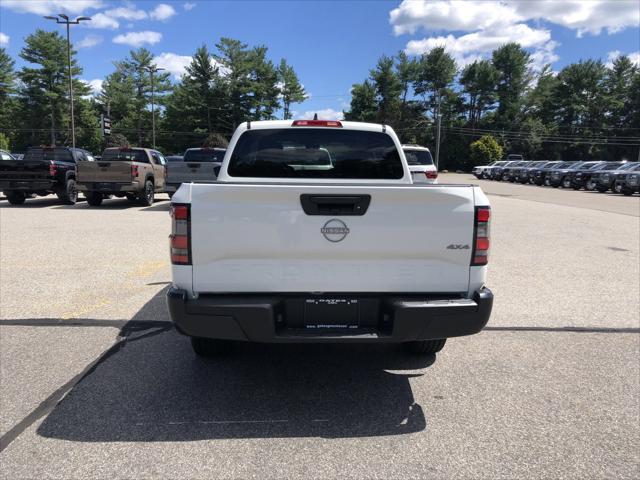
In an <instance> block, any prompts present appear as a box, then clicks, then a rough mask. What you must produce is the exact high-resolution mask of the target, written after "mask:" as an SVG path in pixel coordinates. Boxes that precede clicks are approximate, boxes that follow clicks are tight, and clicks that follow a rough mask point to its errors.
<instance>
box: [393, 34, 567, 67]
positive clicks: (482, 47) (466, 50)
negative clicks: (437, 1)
mask: <svg viewBox="0 0 640 480" xmlns="http://www.w3.org/2000/svg"><path fill="white" fill-rule="evenodd" d="M509 42H518V43H520V45H522V46H523V47H524V48H538V49H540V50H542V51H543V52H545V55H546V56H545V58H550V57H551V56H553V49H554V48H555V47H556V46H557V43H556V42H554V41H553V40H551V32H549V30H543V29H536V28H531V27H529V26H528V25H526V24H524V23H519V24H516V25H506V26H503V27H502V28H500V29H496V30H493V29H490V30H482V31H479V32H474V33H468V34H466V35H462V36H460V37H455V36H454V35H447V36H446V37H444V36H440V37H430V38H425V39H422V40H411V41H410V42H409V43H407V48H406V49H405V51H406V52H407V53H408V54H410V55H421V54H423V53H425V52H428V51H429V50H431V49H432V48H434V47H439V46H443V47H445V48H446V50H447V52H449V53H450V54H451V55H452V56H453V57H454V58H455V59H456V61H457V62H458V66H464V65H466V64H467V63H471V62H473V61H474V60H477V59H478V58H481V57H482V56H483V55H485V54H488V53H490V52H491V51H493V50H495V49H496V48H498V47H500V46H501V45H504V44H505V43H509ZM556 60H557V58H556ZM554 61H555V60H554Z"/></svg>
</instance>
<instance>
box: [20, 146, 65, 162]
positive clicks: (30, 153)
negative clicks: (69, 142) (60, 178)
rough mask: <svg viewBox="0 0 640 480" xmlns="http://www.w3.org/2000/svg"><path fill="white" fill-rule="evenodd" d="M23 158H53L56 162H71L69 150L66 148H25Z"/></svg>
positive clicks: (47, 159)
mask: <svg viewBox="0 0 640 480" xmlns="http://www.w3.org/2000/svg"><path fill="white" fill-rule="evenodd" d="M24 160H31V161H33V160H38V161H40V160H46V161H49V160H53V161H56V162H73V163H75V160H74V158H73V154H72V153H71V150H68V149H66V148H30V149H29V150H27V153H26V155H25V156H24Z"/></svg>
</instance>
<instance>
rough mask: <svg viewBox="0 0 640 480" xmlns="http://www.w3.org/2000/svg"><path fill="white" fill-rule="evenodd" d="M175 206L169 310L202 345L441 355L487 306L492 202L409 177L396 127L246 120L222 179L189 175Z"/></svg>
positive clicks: (207, 350) (202, 348)
mask: <svg viewBox="0 0 640 480" xmlns="http://www.w3.org/2000/svg"><path fill="white" fill-rule="evenodd" d="M171 215H172V233H171V236H170V251H171V263H172V275H173V285H172V286H171V288H170V289H169V291H168V293H167V301H168V307H169V312H170V315H171V318H172V320H173V322H174V323H175V325H176V327H177V329H178V330H179V331H180V332H181V333H183V334H185V335H188V336H190V337H191V343H192V346H193V348H194V350H195V352H196V353H197V354H199V355H205V356H210V355H215V354H216V353H217V352H219V351H220V349H221V348H222V347H223V346H224V345H225V341H227V340H239V341H254V342H390V343H403V344H405V345H406V346H407V347H408V349H409V350H411V351H414V352H416V353H422V354H433V353H435V352H438V351H439V350H440V349H442V347H443V346H444V343H445V341H446V339H447V338H448V337H456V336H461V335H470V334H473V333H477V332H479V331H480V330H481V329H482V328H483V327H484V326H485V325H486V323H487V321H488V319H489V316H490V314H491V308H492V304H493V294H492V293H491V291H490V290H489V289H488V288H486V287H485V275H486V270H487V260H488V251H489V217H490V209H489V202H488V200H487V198H486V197H485V195H484V194H483V193H482V191H481V190H480V188H479V187H477V186H473V185H445V184H439V185H437V184H425V183H422V184H413V183H412V180H411V174H410V171H409V168H408V165H407V161H406V159H405V156H404V153H403V152H402V148H401V145H400V143H399V141H398V138H397V136H396V134H395V133H394V131H393V130H392V129H391V128H390V127H388V126H384V125H377V124H367V123H357V122H338V121H326V120H296V121H293V122H292V121H260V122H248V123H244V124H242V125H240V126H239V127H238V129H237V130H236V132H235V134H234V135H233V138H232V139H231V143H230V145H229V148H228V150H227V152H226V155H225V157H224V160H223V163H222V167H221V169H220V174H219V176H218V181H217V183H214V184H197V183H188V184H183V185H182V186H181V187H180V189H179V190H178V191H177V192H176V193H175V195H174V196H173V199H172V205H171Z"/></svg>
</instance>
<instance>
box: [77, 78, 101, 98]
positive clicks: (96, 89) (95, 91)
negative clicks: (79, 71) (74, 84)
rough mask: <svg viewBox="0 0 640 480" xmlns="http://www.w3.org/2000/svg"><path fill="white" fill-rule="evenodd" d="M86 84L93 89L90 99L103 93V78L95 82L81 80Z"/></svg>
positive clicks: (95, 79) (94, 80)
mask: <svg viewBox="0 0 640 480" xmlns="http://www.w3.org/2000/svg"><path fill="white" fill-rule="evenodd" d="M81 81H82V82H83V83H84V84H86V85H88V86H89V87H91V93H90V94H89V95H88V98H90V97H95V96H96V95H98V94H100V92H102V83H103V80H102V79H101V78H94V79H93V80H81Z"/></svg>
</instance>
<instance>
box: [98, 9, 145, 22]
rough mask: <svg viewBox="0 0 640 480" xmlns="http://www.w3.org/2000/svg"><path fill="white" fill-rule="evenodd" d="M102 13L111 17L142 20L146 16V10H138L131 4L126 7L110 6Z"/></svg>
mask: <svg viewBox="0 0 640 480" xmlns="http://www.w3.org/2000/svg"><path fill="white" fill-rule="evenodd" d="M104 14H105V15H106V16H107V17H111V18H121V19H122V20H129V21H132V20H144V19H145V18H147V12H145V11H144V10H139V9H137V8H135V7H133V6H132V5H129V6H126V7H118V8H112V9H110V10H105V12H104Z"/></svg>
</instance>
